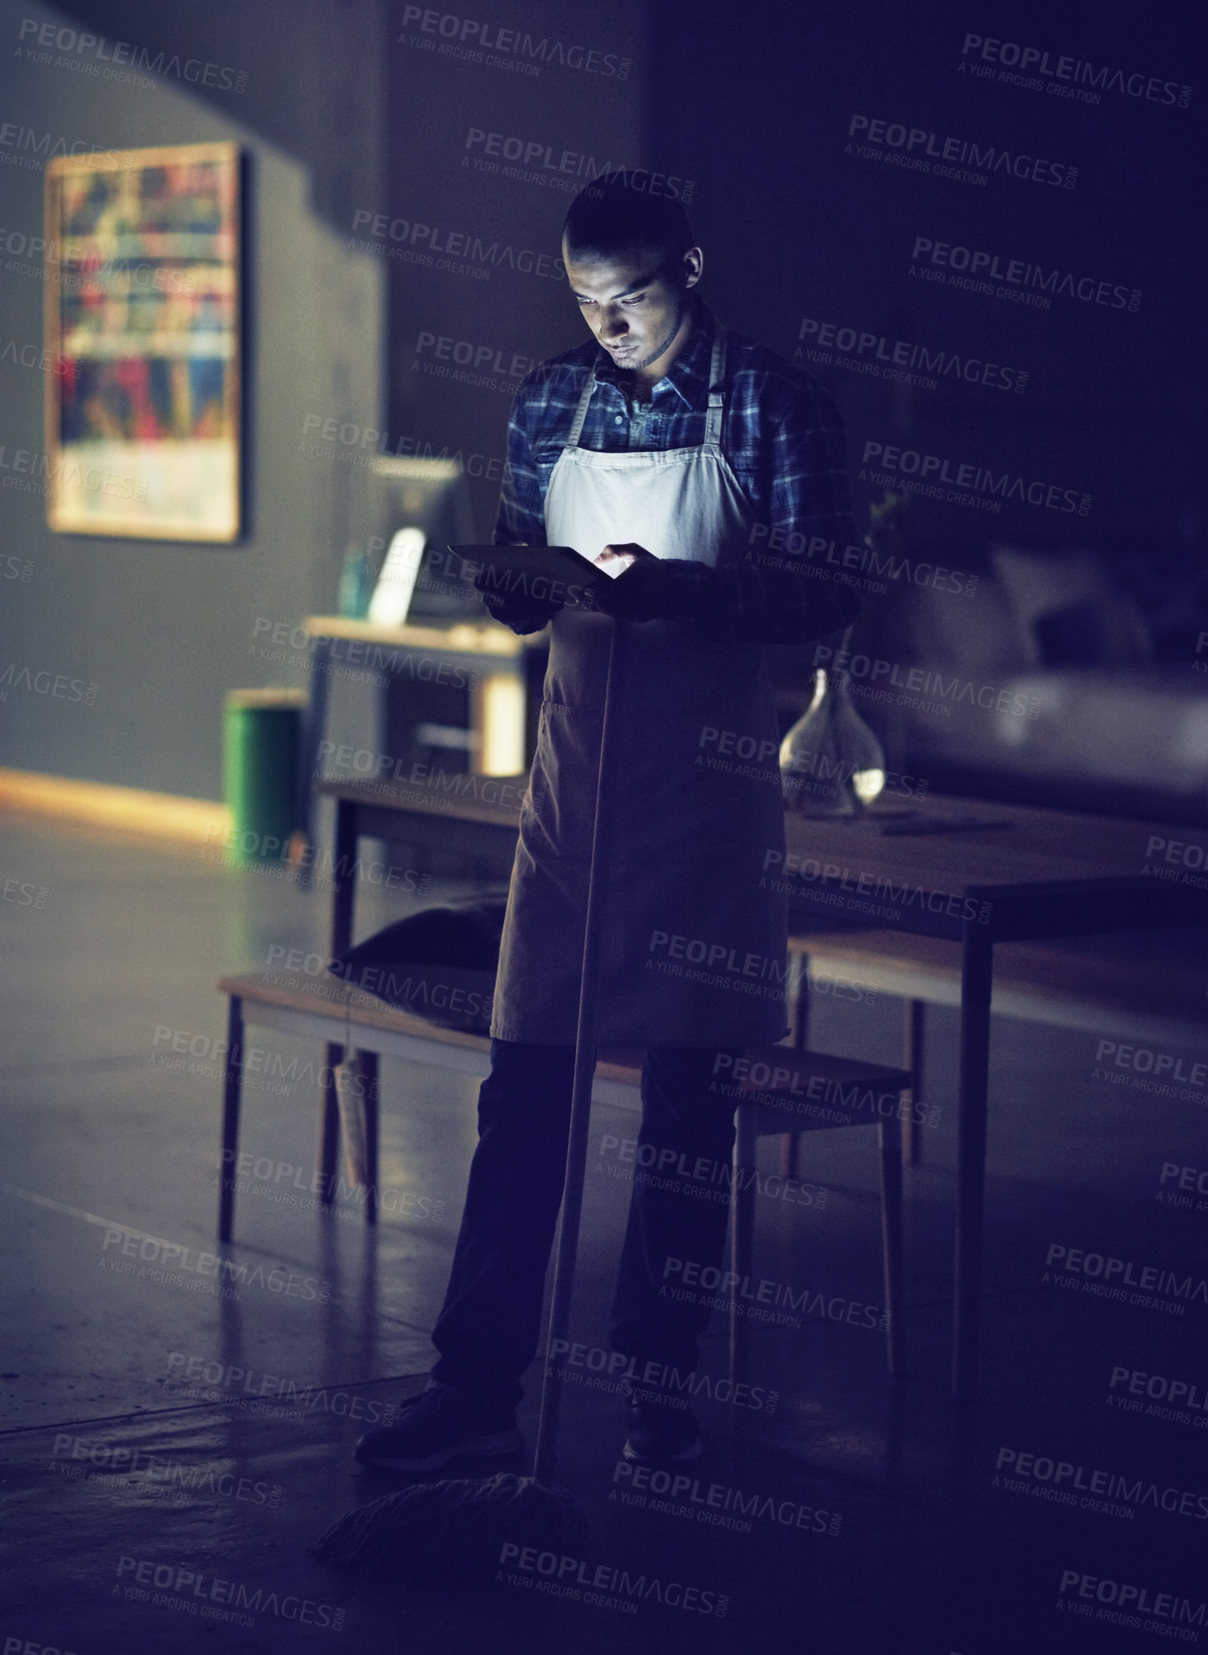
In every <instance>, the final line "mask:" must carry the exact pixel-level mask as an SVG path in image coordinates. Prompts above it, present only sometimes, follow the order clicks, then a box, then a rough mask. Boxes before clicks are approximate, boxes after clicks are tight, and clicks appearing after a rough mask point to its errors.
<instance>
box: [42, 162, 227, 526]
mask: <svg viewBox="0 0 1208 1655" xmlns="http://www.w3.org/2000/svg"><path fill="white" fill-rule="evenodd" d="M242 193H243V192H242V179H241V156H240V151H239V147H238V146H237V145H236V144H233V143H206V144H180V145H171V146H167V147H159V148H151V149H132V150H109V151H105V152H103V153H100V154H96V155H78V156H74V155H72V156H60V157H56V158H55V159H54V160H52V161H51V162H50V163H49V165H48V167H47V177H46V243H47V247H48V249H53V250H54V256H55V258H56V260H57V270H58V278H57V280H54V281H49V282H48V283H47V289H46V347H47V353H48V360H49V362H50V364H51V372H50V373H49V375H48V377H47V398H46V470H47V483H48V487H47V519H48V522H49V524H50V527H51V528H52V529H54V530H55V531H56V532H58V533H60V534H90V535H110V536H123V537H126V536H132V537H136V538H140V539H149V540H190V541H214V542H228V543H229V542H231V541H235V540H237V539H238V538H239V536H240V533H241V531H242V521H243V512H242V463H241V461H242V442H243V431H242V425H243V418H242V394H241V382H242V367H243V363H242V332H243V329H242V312H243V284H242V270H241V263H242V246H241V240H242V238H241V215H242Z"/></svg>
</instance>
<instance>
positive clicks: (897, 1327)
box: [877, 1115, 906, 1378]
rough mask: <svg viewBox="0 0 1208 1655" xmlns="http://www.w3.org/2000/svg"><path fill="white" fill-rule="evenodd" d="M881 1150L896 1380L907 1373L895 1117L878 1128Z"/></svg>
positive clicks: (888, 1350) (888, 1348) (889, 1329)
mask: <svg viewBox="0 0 1208 1655" xmlns="http://www.w3.org/2000/svg"><path fill="white" fill-rule="evenodd" d="M877 1137H878V1142H879V1146H880V1151H881V1253H882V1259H883V1263H884V1271H885V1320H886V1324H887V1325H886V1330H885V1331H886V1340H885V1359H886V1365H887V1366H888V1368H889V1371H890V1373H891V1374H893V1375H894V1377H895V1378H896V1377H897V1376H898V1375H899V1374H901V1373H903V1372H904V1371H905V1367H906V1361H905V1343H904V1341H905V1334H906V1327H905V1315H904V1305H903V1297H904V1295H903V1288H904V1285H905V1269H904V1264H903V1258H902V1231H903V1228H904V1223H905V1214H904V1209H903V1203H902V1123H901V1121H900V1120H899V1119H898V1117H897V1116H896V1115H894V1116H893V1118H892V1119H891V1120H882V1121H881V1122H880V1123H879V1125H878V1127H877Z"/></svg>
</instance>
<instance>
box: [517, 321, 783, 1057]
mask: <svg viewBox="0 0 1208 1655" xmlns="http://www.w3.org/2000/svg"><path fill="white" fill-rule="evenodd" d="M724 376H725V341H724V336H723V335H722V333H721V330H720V328H719V329H718V332H717V335H716V338H715V342H714V346H713V356H712V361H711V364H710V374H709V386H710V390H709V405H708V414H707V418H706V426H705V440H704V442H703V443H702V444H701V446H700V447H699V448H676V449H666V450H663V451H658V452H653V453H648V452H637V451H631V452H625V453H617V454H612V453H600V452H596V451H595V450H592V449H585V448H580V447H579V436H580V434H581V432H582V429H583V421H584V419H585V417H586V414H587V406H588V402H589V400H590V398H591V393H592V390H593V388H594V385H595V376H594V373H593V374H592V375H591V376H589V378H588V380H587V383H586V385H585V386H584V388H583V395H582V397H581V398H580V401H579V406H578V410H577V412H576V414H575V419H574V424H573V425H572V427H571V432H570V437H569V440H568V441H567V444H566V447H565V448H564V449H563V451H562V454H561V456H560V457H559V459H558V462H557V464H556V465H555V467H554V470H553V474H552V476H551V478H550V483H549V488H548V491H547V494H546V500H545V527H546V538H547V541H548V543H549V544H550V545H554V546H573V547H574V548H575V550H576V551H578V552H580V553H582V554H583V556H585V557H591V558H594V557H595V556H596V555H597V554H598V553H599V552H600V551H601V550H602V549H603V548H604V547H605V546H606V545H616V544H619V543H621V542H623V541H635V542H636V543H637V544H638V545H641V546H644V547H646V549H647V550H648V551H650V552H652V553H653V554H654V555H655V556H656V557H664V558H681V559H690V560H695V561H698V562H701V563H707V564H709V565H711V566H715V565H717V563H718V561H719V558H721V557H723V556H724V558H725V560H726V561H734V562H741V560H742V558H743V555H744V551H743V548H744V547H745V544H746V541H747V534H748V530H749V528H750V524H751V522H752V513H751V510H750V507H749V505H748V504H747V501H746V499H745V497H744V495H743V493H742V491H741V489H740V488H739V485H738V482H737V480H736V479H735V477H734V473H733V472H732V471H731V469H730V466H729V464H728V462H727V460H726V458H725V456H724V455H723V454H722V452H721V448H720V437H721V426H722V406H723V405H722V386H723V383H724ZM613 625H614V623H613V622H612V621H611V620H610V619H608V617H607V616H602V615H593V614H584V613H581V612H570V611H563V612H561V613H559V614H557V615H556V616H555V617H554V619H553V622H552V625H551V634H552V635H551V642H550V658H549V668H548V671H547V673H546V677H545V688H544V693H543V699H542V705H541V715H540V723H539V726H538V735H537V751H536V755H535V757H534V760H533V767H532V773H531V776H530V779H529V790H528V793H527V794H526V796H525V800H524V805H523V808H522V811H521V820H520V841H519V844H518V845H517V847H516V859H515V864H514V868H513V873H512V883H511V889H510V892H509V896H508V907H507V917H506V919H505V921H504V928H503V939H502V944H501V949H500V960H499V976H498V980H497V983H496V989H495V1001H494V1016H493V1021H492V1024H491V1033H492V1035H494V1036H495V1037H496V1038H497V1039H500V1040H517V1041H529V1042H532V1043H535V1044H553V1043H565V1044H571V1043H573V1041H574V1038H575V1023H576V1015H577V1010H578V1000H579V977H580V969H581V964H582V948H583V924H584V915H585V911H586V897H587V871H588V863H589V857H590V851H591V830H592V812H593V808H594V804H595V790H596V774H597V767H598V763H599V752H600V730H601V720H602V713H603V706H604V686H605V676H606V668H607V662H608V645H609V637H610V633H611V630H612V627H613ZM626 626H627V636H626V639H625V644H626V648H625V651H624V663H623V668H622V675H621V684H620V691H621V693H620V698H619V702H618V703H617V704H616V706H615V714H616V716H615V723H614V728H613V729H612V730H611V732H610V739H611V740H613V741H615V742H616V743H617V744H618V747H617V749H616V755H617V763H616V768H615V772H614V773H615V775H616V777H617V786H616V789H615V792H614V795H613V799H612V803H611V810H612V824H613V825H612V844H611V855H610V858H609V873H608V896H607V902H606V909H605V911H606V916H607V917H606V921H605V927H604V941H603V957H602V964H601V973H600V1002H599V1013H598V1023H597V1038H598V1040H599V1043H600V1044H601V1045H602V1046H617V1045H620V1046H629V1045H637V1046H644V1045H667V1046H677V1045H678V1046H708V1045H718V1046H724V1045H737V1046H741V1045H747V1044H753V1043H755V1042H761V1041H769V1040H778V1039H779V1038H780V1037H781V1036H782V1035H783V1034H784V1033H785V1032H787V1024H786V1018H785V1009H784V992H783V990H784V980H785V909H784V902H783V899H782V898H780V897H779V896H777V895H776V894H775V893H773V892H771V891H769V890H768V889H767V888H766V885H765V886H764V888H761V883H760V882H761V875H762V873H763V869H764V867H765V865H766V864H765V857H766V855H767V853H768V851H776V850H782V849H783V846H784V806H783V803H782V799H781V790H780V779H779V772H778V768H777V759H776V754H777V748H778V744H779V743H778V727H777V723H776V716H775V710H774V707H773V702H772V695H771V688H770V683H769V679H768V671H767V664H766V661H765V659H764V654H763V650H762V648H761V647H760V646H759V645H758V644H754V643H749V642H743V641H730V640H727V639H725V638H709V637H706V636H704V635H703V634H701V633H699V632H696V631H694V630H693V629H692V628H690V627H685V626H681V625H679V624H677V623H675V622H672V621H639V622H629V623H626ZM720 732H726V733H727V735H726V738H725V739H723V738H722V736H721V735H720ZM719 748H729V750H730V751H729V756H726V755H725V754H724V753H719ZM737 751H740V752H743V753H746V754H751V753H754V754H755V755H757V756H756V758H755V759H752V760H749V761H744V760H743V759H740V758H737V757H735V756H734V754H735V752H737ZM710 760H712V763H710ZM748 765H749V766H750V767H751V768H753V770H754V773H753V774H743V773H741V772H742V771H743V770H744V769H745V768H747V767H748ZM769 883H770V882H769Z"/></svg>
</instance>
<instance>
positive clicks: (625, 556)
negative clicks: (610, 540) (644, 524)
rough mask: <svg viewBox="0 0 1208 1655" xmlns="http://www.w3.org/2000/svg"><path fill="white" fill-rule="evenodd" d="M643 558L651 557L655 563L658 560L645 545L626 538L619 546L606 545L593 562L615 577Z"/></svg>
mask: <svg viewBox="0 0 1208 1655" xmlns="http://www.w3.org/2000/svg"><path fill="white" fill-rule="evenodd" d="M642 558H649V559H650V561H651V562H653V563H657V562H658V558H656V557H655V555H654V553H653V552H648V551H647V550H646V548H645V546H639V545H638V544H637V542H636V541H634V540H625V541H622V542H621V543H620V544H619V545H617V546H605V548H604V550H603V551H602V552H599V553H598V554H597V555H596V556H595V557H594V558H592V562H593V563H594V564H595V565H596V566H597V567H598V568H600V569H603V571H604V573H605V574H606V575H612V576H613V577H614V579H615V578H616V577H617V576H619V575H623V574H624V573H625V570H626V569H628V568H630V567H631V565H632V564H634V563H637V562H639V561H640V560H641V559H642Z"/></svg>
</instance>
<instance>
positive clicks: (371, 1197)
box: [357, 1051, 381, 1224]
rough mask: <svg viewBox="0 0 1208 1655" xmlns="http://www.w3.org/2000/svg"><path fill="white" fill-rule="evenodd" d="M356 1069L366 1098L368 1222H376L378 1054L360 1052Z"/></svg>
mask: <svg viewBox="0 0 1208 1655" xmlns="http://www.w3.org/2000/svg"><path fill="white" fill-rule="evenodd" d="M357 1071H358V1073H359V1075H360V1079H361V1086H362V1089H363V1090H362V1096H363V1097H364V1099H365V1179H366V1182H367V1184H368V1186H369V1187H368V1190H367V1191H366V1194H365V1222H366V1224H376V1223H377V1207H378V1130H379V1125H378V1116H379V1101H380V1098H381V1085H380V1075H379V1064H378V1054H377V1053H376V1052H366V1051H361V1052H358V1053H357Z"/></svg>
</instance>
